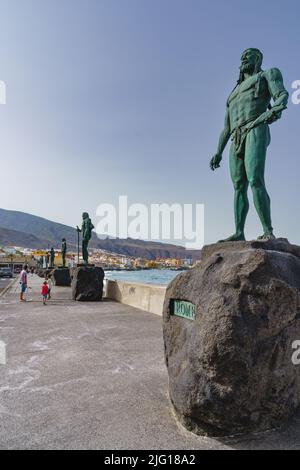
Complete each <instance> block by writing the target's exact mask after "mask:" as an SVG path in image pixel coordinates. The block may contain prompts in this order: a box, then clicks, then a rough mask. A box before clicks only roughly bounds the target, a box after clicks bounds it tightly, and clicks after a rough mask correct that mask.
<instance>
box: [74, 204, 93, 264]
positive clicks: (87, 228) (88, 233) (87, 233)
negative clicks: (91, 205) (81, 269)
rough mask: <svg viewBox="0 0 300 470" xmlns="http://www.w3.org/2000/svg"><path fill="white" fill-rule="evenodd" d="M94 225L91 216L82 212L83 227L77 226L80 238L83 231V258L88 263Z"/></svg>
mask: <svg viewBox="0 0 300 470" xmlns="http://www.w3.org/2000/svg"><path fill="white" fill-rule="evenodd" d="M93 228H95V227H94V225H93V224H92V221H91V219H90V217H89V214H88V213H87V212H84V213H83V214H82V227H81V229H80V228H79V227H78V226H77V228H76V229H77V232H78V238H79V233H80V232H82V258H83V261H84V262H85V263H86V264H88V262H89V252H88V244H89V241H90V239H91V238H92V230H93Z"/></svg>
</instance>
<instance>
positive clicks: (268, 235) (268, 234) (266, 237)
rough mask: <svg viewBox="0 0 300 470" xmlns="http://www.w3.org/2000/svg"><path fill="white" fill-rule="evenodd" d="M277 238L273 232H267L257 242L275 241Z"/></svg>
mask: <svg viewBox="0 0 300 470" xmlns="http://www.w3.org/2000/svg"><path fill="white" fill-rule="evenodd" d="M275 239H276V237H275V235H274V233H273V232H265V233H264V234H263V235H261V236H260V237H258V239H257V240H275Z"/></svg>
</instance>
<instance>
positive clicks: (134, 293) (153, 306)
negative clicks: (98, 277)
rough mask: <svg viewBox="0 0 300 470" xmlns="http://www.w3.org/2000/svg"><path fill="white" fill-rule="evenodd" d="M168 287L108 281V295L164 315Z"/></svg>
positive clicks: (124, 302)
mask: <svg viewBox="0 0 300 470" xmlns="http://www.w3.org/2000/svg"><path fill="white" fill-rule="evenodd" d="M165 294H166V287H164V286H154V285H149V284H139V283H132V282H123V281H112V280H107V281H106V297H107V298H109V299H112V300H115V301H117V302H120V303H122V304H126V305H130V306H131V307H135V308H139V309H141V310H145V311H146V312H151V313H155V314H156V315H162V312H163V304H164V299H165Z"/></svg>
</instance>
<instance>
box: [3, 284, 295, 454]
mask: <svg viewBox="0 0 300 470" xmlns="http://www.w3.org/2000/svg"><path fill="white" fill-rule="evenodd" d="M29 281H30V284H31V286H32V288H33V289H32V291H31V292H30V294H29V298H31V299H32V300H31V301H28V302H26V303H19V302H18V292H17V285H15V286H13V287H12V289H11V290H10V291H9V292H8V293H7V294H6V295H5V296H4V297H2V298H1V299H0V340H2V341H4V342H6V344H7V365H6V366H1V365H0V449H212V448H213V449H232V448H233V449H271V448H281V449H288V448H292V449H296V448H298V449H300V413H299V414H298V415H297V416H296V417H295V419H294V420H293V421H292V423H291V424H290V426H289V427H288V428H285V429H283V430H281V431H276V432H270V433H265V434H258V435H255V436H251V437H248V438H247V439H245V438H244V439H227V440H220V439H219V440H216V439H209V438H202V437H197V436H194V435H193V434H191V433H189V432H187V431H186V430H184V429H183V428H182V427H181V426H180V425H178V424H177V422H176V420H175V418H174V416H173V414H172V411H171V407H170V404H169V400H168V392H167V390H168V388H167V373H166V369H165V365H164V358H163V342H162V332H161V318H160V317H158V316H155V315H153V314H151V313H146V312H142V311H139V310H136V309H133V308H131V307H127V306H125V305H120V304H118V303H114V302H111V301H104V302H101V303H75V302H72V301H71V300H70V289H69V288H54V292H53V300H52V301H51V302H49V304H48V305H47V306H43V305H42V302H41V300H40V296H39V291H40V285H41V279H39V278H37V277H36V276H34V277H30V276H29Z"/></svg>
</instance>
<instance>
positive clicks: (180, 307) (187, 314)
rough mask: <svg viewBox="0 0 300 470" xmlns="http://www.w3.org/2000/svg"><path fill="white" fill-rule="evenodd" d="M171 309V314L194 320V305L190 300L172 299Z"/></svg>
mask: <svg viewBox="0 0 300 470" xmlns="http://www.w3.org/2000/svg"><path fill="white" fill-rule="evenodd" d="M172 310H173V315H176V316H177V317H182V318H187V319H188V320H195V314H196V307H195V305H194V304H192V303H191V302H186V301H185V300H174V301H173V309H172Z"/></svg>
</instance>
